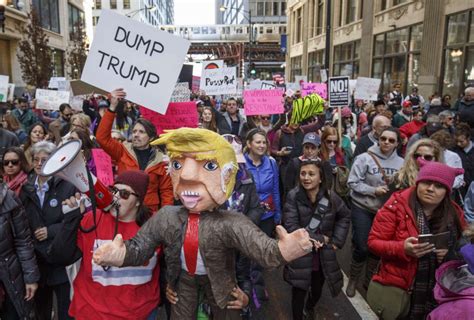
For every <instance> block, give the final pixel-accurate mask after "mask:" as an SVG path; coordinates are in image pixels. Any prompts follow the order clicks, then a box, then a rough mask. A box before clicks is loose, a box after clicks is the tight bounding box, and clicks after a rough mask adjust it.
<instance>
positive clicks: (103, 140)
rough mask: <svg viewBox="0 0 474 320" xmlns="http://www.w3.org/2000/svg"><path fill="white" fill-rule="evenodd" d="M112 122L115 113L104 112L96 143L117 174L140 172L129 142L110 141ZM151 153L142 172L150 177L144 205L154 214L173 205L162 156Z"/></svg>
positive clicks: (154, 151) (171, 192)
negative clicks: (110, 161) (116, 167)
mask: <svg viewBox="0 0 474 320" xmlns="http://www.w3.org/2000/svg"><path fill="white" fill-rule="evenodd" d="M114 120H115V113H113V112H110V111H106V113H105V114H104V117H103V118H102V120H101V121H100V124H99V127H98V128H97V134H96V136H97V142H98V143H99V144H100V146H101V147H102V149H104V150H105V152H107V153H108V154H109V155H110V157H111V158H112V159H113V160H115V161H116V162H117V165H118V173H119V174H120V173H121V172H123V171H126V170H140V167H139V164H138V160H137V156H136V154H135V151H134V150H133V147H132V144H131V143H129V142H124V143H120V142H118V141H116V140H114V139H112V136H111V131H112V125H113V123H114ZM151 152H153V154H152V155H151V156H150V160H149V161H148V164H147V166H146V168H145V170H144V171H145V173H147V174H148V176H149V177H150V181H149V183H148V190H147V193H146V196H145V204H146V205H147V206H148V207H149V208H150V209H151V210H152V211H153V212H155V211H158V209H159V208H161V207H163V206H166V205H172V204H173V187H172V185H171V179H170V177H169V175H168V174H167V172H166V164H165V163H164V162H163V154H162V153H161V152H160V151H159V150H158V149H155V148H153V149H152V151H151Z"/></svg>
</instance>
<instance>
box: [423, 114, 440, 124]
mask: <svg viewBox="0 0 474 320" xmlns="http://www.w3.org/2000/svg"><path fill="white" fill-rule="evenodd" d="M439 122H440V120H439V116H438V115H436V114H430V115H428V118H427V119H426V123H439Z"/></svg>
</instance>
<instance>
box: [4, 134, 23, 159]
mask: <svg viewBox="0 0 474 320" xmlns="http://www.w3.org/2000/svg"><path fill="white" fill-rule="evenodd" d="M0 137H2V138H1V139H0V160H2V159H3V153H4V152H5V150H6V149H7V148H9V147H14V146H19V145H20V142H19V141H18V137H17V136H16V134H14V133H13V132H11V131H9V130H6V129H3V128H0Z"/></svg>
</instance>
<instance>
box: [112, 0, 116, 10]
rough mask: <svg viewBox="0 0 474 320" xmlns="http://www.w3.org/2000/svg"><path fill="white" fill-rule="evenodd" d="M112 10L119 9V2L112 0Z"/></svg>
mask: <svg viewBox="0 0 474 320" xmlns="http://www.w3.org/2000/svg"><path fill="white" fill-rule="evenodd" d="M110 9H117V0H110Z"/></svg>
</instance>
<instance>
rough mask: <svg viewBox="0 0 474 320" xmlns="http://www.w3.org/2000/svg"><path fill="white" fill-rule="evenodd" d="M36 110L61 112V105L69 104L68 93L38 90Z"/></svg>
mask: <svg viewBox="0 0 474 320" xmlns="http://www.w3.org/2000/svg"><path fill="white" fill-rule="evenodd" d="M35 98H36V108H38V109H46V110H59V106H60V105H61V103H69V92H68V91H56V90H45V89H36V94H35Z"/></svg>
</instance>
